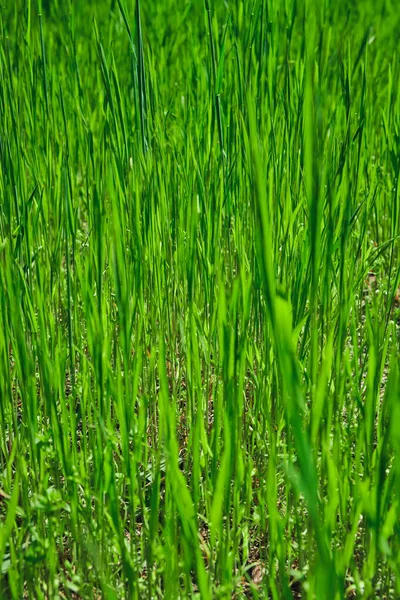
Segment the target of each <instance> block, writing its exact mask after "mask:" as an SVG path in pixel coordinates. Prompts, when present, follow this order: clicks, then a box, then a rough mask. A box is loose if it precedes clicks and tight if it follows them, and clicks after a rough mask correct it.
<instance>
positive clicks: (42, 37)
mask: <svg viewBox="0 0 400 600" xmlns="http://www.w3.org/2000/svg"><path fill="white" fill-rule="evenodd" d="M38 13H39V15H38V16H39V28H40V45H41V48H42V71H43V95H44V99H45V102H46V113H47V115H48V114H49V91H48V82H47V69H46V52H45V47H44V36H43V17H42V14H41V10H40V8H39V3H38Z"/></svg>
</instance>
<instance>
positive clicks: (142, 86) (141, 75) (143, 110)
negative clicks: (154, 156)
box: [136, 0, 148, 153]
mask: <svg viewBox="0 0 400 600" xmlns="http://www.w3.org/2000/svg"><path fill="white" fill-rule="evenodd" d="M136 32H137V38H138V58H139V60H138V82H139V106H140V126H141V133H142V149H143V153H146V152H147V150H148V146H147V141H146V138H147V127H146V123H147V121H146V119H147V99H146V98H147V97H146V77H145V67H144V56H143V36H142V22H141V17H140V0H136Z"/></svg>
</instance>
